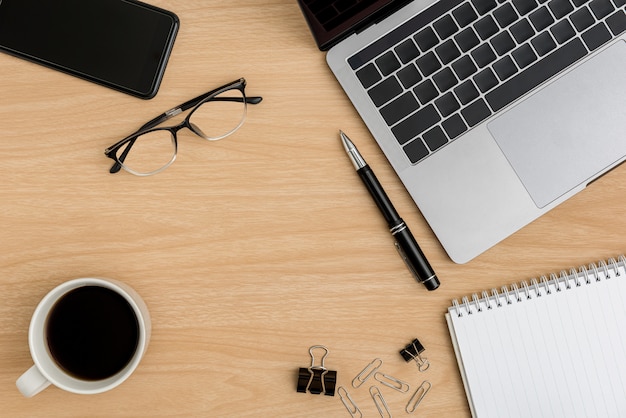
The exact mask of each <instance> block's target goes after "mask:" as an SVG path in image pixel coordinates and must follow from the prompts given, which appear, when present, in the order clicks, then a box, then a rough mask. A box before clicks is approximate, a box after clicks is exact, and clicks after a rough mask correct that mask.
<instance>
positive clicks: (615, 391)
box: [446, 255, 626, 418]
mask: <svg viewBox="0 0 626 418" xmlns="http://www.w3.org/2000/svg"><path fill="white" fill-rule="evenodd" d="M446 320H447V322H448V327H449V329H450V335H451V337H452V342H453V344H454V350H455V353H456V357H457V361H458V364H459V369H460V371H461V376H462V379H463V384H464V386H465V392H466V394H467V398H468V401H469V405H470V410H471V412H472V416H473V417H474V418H489V417H497V418H502V417H511V418H512V417H524V418H527V417H533V418H541V417H568V418H572V417H581V418H583V417H584V418H592V417H603V418H605V417H626V258H625V257H624V256H623V255H622V256H620V257H619V258H618V259H614V258H611V259H609V260H607V261H601V262H598V263H594V264H590V265H589V266H583V267H580V268H579V269H577V270H576V269H571V270H569V271H561V272H560V273H554V274H551V275H549V276H542V277H539V278H534V279H532V280H529V281H524V282H521V283H519V284H513V285H510V286H505V287H502V288H501V289H500V290H496V289H492V290H490V291H483V292H482V293H480V294H474V295H472V296H470V297H464V298H462V299H461V300H460V301H459V300H454V301H453V304H452V306H451V307H450V308H448V312H447V313H446Z"/></svg>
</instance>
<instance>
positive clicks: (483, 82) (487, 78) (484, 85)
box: [473, 68, 498, 93]
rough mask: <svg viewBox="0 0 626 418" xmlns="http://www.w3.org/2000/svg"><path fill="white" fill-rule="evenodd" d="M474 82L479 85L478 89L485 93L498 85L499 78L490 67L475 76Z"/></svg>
mask: <svg viewBox="0 0 626 418" xmlns="http://www.w3.org/2000/svg"><path fill="white" fill-rule="evenodd" d="M473 80H474V82H475V83H476V85H477V86H478V89H479V90H480V91H481V92H483V93H485V92H487V91H489V90H491V89H492V88H494V87H495V86H497V85H498V78H497V77H496V75H495V74H494V73H493V71H491V69H489V68H485V69H484V70H482V71H481V72H479V73H478V74H476V75H475V76H474V78H473Z"/></svg>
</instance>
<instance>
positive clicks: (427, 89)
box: [413, 80, 439, 104]
mask: <svg viewBox="0 0 626 418" xmlns="http://www.w3.org/2000/svg"><path fill="white" fill-rule="evenodd" d="M413 92H414V93H415V95H416V96H417V98H418V99H419V101H420V102H421V103H422V104H426V103H428V102H430V101H431V100H433V99H434V98H435V97H437V96H439V92H438V91H437V87H435V85H434V84H433V82H432V81H430V80H425V81H424V82H422V83H420V84H418V85H417V86H416V87H415V88H414V89H413Z"/></svg>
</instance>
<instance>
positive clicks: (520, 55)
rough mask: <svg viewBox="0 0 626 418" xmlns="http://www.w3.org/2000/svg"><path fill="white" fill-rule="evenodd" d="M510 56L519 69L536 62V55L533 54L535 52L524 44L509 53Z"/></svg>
mask: <svg viewBox="0 0 626 418" xmlns="http://www.w3.org/2000/svg"><path fill="white" fill-rule="evenodd" d="M511 56H512V57H513V59H514V60H515V62H516V63H517V66H518V67H519V68H520V69H524V68H525V67H528V66H529V65H530V64H532V63H533V62H535V61H536V60H537V55H536V54H535V51H533V49H532V48H531V47H530V45H528V44H524V45H522V46H520V47H519V48H517V49H516V50H514V51H513V52H512V53H511Z"/></svg>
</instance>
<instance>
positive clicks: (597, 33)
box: [582, 22, 611, 51]
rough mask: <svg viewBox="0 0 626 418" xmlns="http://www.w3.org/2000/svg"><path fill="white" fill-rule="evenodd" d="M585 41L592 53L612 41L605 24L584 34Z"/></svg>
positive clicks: (594, 27)
mask: <svg viewBox="0 0 626 418" xmlns="http://www.w3.org/2000/svg"><path fill="white" fill-rule="evenodd" d="M582 38H583V41H584V42H585V45H587V48H589V50H590V51H593V50H594V49H596V48H598V47H600V46H601V45H603V44H605V43H606V42H608V41H610V40H611V33H610V32H609V30H608V29H607V28H606V26H605V25H604V23H602V22H600V23H598V24H597V25H595V26H593V27H592V28H591V29H589V30H587V31H586V32H584V33H583V34H582Z"/></svg>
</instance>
